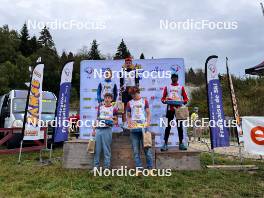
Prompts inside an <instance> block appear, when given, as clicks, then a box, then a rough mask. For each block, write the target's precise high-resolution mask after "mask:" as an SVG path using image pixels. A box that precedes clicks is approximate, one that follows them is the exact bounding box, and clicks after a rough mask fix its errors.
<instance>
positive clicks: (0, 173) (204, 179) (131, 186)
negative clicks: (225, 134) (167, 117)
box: [0, 149, 264, 198]
mask: <svg viewBox="0 0 264 198" xmlns="http://www.w3.org/2000/svg"><path fill="white" fill-rule="evenodd" d="M61 156H62V150H61V149H57V150H55V151H54V154H53V157H61ZM201 159H202V164H203V167H205V165H206V164H211V158H210V155H209V154H206V153H204V154H202V155H201ZM216 159H217V160H216V162H217V163H218V164H238V161H237V160H233V159H230V158H225V157H221V156H217V158H216ZM17 160H18V155H1V156H0V164H1V165H0V167H1V169H0V197H56V198H57V197H159V198H163V197H164V198H165V197H166V198H167V197H232V198H233V197H264V163H263V162H259V161H246V162H245V163H246V164H256V165H258V167H259V170H257V171H254V172H247V171H220V170H208V169H205V168H204V169H203V170H201V171H177V172H173V174H172V176H170V177H143V176H141V177H117V176H116V177H99V176H98V177H94V176H93V175H92V174H91V173H90V172H89V171H88V170H66V169H63V168H62V166H61V161H60V160H54V162H53V164H51V165H45V166H43V165H40V163H39V162H38V153H27V154H23V155H22V163H21V164H20V165H19V164H17Z"/></svg>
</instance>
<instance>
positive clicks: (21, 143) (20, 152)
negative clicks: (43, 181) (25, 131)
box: [18, 140, 23, 164]
mask: <svg viewBox="0 0 264 198" xmlns="http://www.w3.org/2000/svg"><path fill="white" fill-rule="evenodd" d="M22 147H23V140H21V142H20V149H19V156H18V164H20V162H21V154H22Z"/></svg>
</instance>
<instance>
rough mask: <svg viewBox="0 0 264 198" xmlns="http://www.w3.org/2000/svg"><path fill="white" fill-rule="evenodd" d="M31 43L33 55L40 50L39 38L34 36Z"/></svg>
mask: <svg viewBox="0 0 264 198" xmlns="http://www.w3.org/2000/svg"><path fill="white" fill-rule="evenodd" d="M29 43H30V51H31V53H35V52H37V50H38V48H39V46H38V40H37V37H36V36H33V37H32V38H31V39H30V40H29Z"/></svg>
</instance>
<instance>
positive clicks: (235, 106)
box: [226, 57, 243, 144]
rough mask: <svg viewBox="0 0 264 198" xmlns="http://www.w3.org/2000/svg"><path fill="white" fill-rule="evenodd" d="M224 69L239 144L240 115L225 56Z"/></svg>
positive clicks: (241, 133)
mask: <svg viewBox="0 0 264 198" xmlns="http://www.w3.org/2000/svg"><path fill="white" fill-rule="evenodd" d="M226 71H227V77H228V82H229V88H230V95H231V101H232V106H233V113H234V118H235V120H236V129H237V141H238V144H240V143H241V142H243V131H242V127H241V123H240V116H239V113H238V106H237V99H236V95H235V90H234V86H233V81H232V76H231V75H230V73H229V68H228V58H227V57H226Z"/></svg>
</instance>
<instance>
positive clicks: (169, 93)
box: [161, 74, 189, 151]
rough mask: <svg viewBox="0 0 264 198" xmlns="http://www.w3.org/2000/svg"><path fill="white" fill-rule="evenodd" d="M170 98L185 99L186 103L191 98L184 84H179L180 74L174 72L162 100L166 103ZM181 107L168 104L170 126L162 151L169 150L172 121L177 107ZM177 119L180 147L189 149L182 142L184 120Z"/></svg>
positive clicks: (167, 114) (167, 128) (167, 113)
mask: <svg viewBox="0 0 264 198" xmlns="http://www.w3.org/2000/svg"><path fill="white" fill-rule="evenodd" d="M168 99H169V100H177V101H183V103H184V104H187V102H188V100H189V99H188V97H187V94H186V92H185V89H184V86H181V85H179V84H178V74H172V75H171V84H170V85H169V86H166V87H164V90H163V96H162V98H161V102H162V103H166V101H167V100H168ZM179 107H181V105H167V112H166V118H168V126H167V127H166V129H165V135H164V141H165V142H164V145H163V146H162V147H161V151H166V150H168V139H169V135H170V130H171V126H170V122H171V120H173V119H174V115H175V108H179ZM176 119H177V118H176ZM176 121H177V128H178V136H179V149H180V150H187V148H186V147H185V146H184V144H183V142H182V140H183V128H182V122H179V121H178V120H176Z"/></svg>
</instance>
